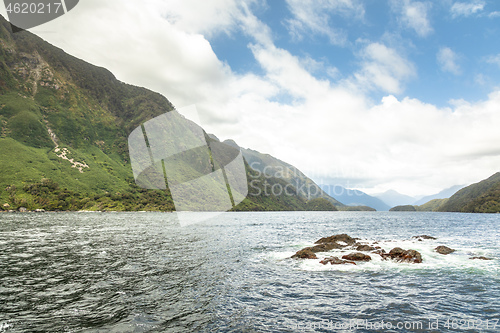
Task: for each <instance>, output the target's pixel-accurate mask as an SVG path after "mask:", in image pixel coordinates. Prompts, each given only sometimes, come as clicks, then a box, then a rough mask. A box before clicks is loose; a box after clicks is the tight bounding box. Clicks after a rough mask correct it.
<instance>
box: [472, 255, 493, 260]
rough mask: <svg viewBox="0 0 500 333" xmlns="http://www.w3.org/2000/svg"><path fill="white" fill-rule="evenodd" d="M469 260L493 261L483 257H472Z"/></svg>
mask: <svg viewBox="0 0 500 333" xmlns="http://www.w3.org/2000/svg"><path fill="white" fill-rule="evenodd" d="M469 259H472V260H474V259H479V260H493V259H491V258H487V257H483V256H480V257H472V258H469Z"/></svg>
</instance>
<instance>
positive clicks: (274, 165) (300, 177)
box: [233, 142, 344, 207]
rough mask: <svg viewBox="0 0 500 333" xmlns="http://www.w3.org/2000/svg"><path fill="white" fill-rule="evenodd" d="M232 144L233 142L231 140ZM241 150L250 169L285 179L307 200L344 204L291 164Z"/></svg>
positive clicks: (266, 175)
mask: <svg viewBox="0 0 500 333" xmlns="http://www.w3.org/2000/svg"><path fill="white" fill-rule="evenodd" d="M233 144H235V143H234V142H233ZM241 151H242V152H243V156H244V157H245V159H246V161H247V162H248V164H249V165H250V167H251V168H252V169H254V170H256V171H258V172H259V173H260V174H262V175H263V176H264V177H276V178H279V179H283V180H285V181H286V182H287V183H288V184H290V185H292V186H293V187H294V188H295V190H296V194H297V195H298V196H299V197H301V198H304V199H307V200H311V199H316V198H324V199H325V200H327V201H329V202H331V203H332V204H333V205H335V206H338V207H341V206H344V204H342V203H340V202H339V201H337V200H336V199H334V198H333V197H332V196H330V195H328V194H327V193H326V192H324V191H323V190H322V189H321V188H320V187H319V186H318V185H316V183H315V182H314V181H312V180H311V179H310V178H308V177H307V176H306V175H304V174H303V173H302V172H301V171H300V170H298V169H297V168H296V167H294V166H293V165H290V164H288V163H286V162H283V161H281V160H279V159H277V158H275V157H273V156H271V155H269V154H262V153H260V152H258V151H256V150H252V149H245V148H241ZM285 189H286V188H284V189H283V190H285ZM289 189H291V187H289Z"/></svg>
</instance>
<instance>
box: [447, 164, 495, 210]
mask: <svg viewBox="0 0 500 333" xmlns="http://www.w3.org/2000/svg"><path fill="white" fill-rule="evenodd" d="M438 211H441V212H463V213H498V212H500V172H497V173H495V174H494V175H492V176H491V177H489V178H488V179H485V180H483V181H480V182H479V183H476V184H472V185H469V186H467V187H465V188H463V189H461V190H460V191H458V192H457V193H455V194H454V195H452V196H451V197H450V198H449V199H448V200H447V201H446V202H445V203H444V204H443V205H442V206H440V207H439V208H438Z"/></svg>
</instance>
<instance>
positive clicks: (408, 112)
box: [2, 0, 500, 195]
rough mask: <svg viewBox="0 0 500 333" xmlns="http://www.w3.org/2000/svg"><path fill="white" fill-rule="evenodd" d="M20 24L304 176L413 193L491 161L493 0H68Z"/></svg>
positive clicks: (498, 157) (497, 88) (499, 57)
mask: <svg viewBox="0 0 500 333" xmlns="http://www.w3.org/2000/svg"><path fill="white" fill-rule="evenodd" d="M2 10H4V8H2ZM2 15H4V16H5V12H3V13H2ZM31 31H32V32H34V33H36V34H38V35H39V36H41V37H42V38H44V39H46V40H47V41H49V42H50V43H52V44H54V45H56V46H58V47H61V48H62V49H64V50H65V51H66V52H68V53H70V54H73V55H75V56H77V57H79V58H82V59H84V60H86V61H89V62H91V63H94V64H96V65H99V66H103V67H106V68H108V69H110V70H111V71H112V72H113V73H114V74H115V75H116V77H117V78H118V79H120V80H122V81H124V82H127V83H131V84H135V85H139V86H145V87H147V88H150V89H152V90H155V91H158V92H160V93H162V94H164V95H165V96H166V97H167V98H168V99H169V100H170V101H171V102H172V103H174V105H175V106H176V107H177V108H182V107H185V106H189V105H192V104H195V105H196V107H197V109H198V113H199V121H200V123H201V125H202V126H203V127H204V128H205V129H206V130H207V131H208V132H211V133H214V134H215V135H217V136H218V137H219V138H221V139H229V138H231V139H234V140H235V141H236V142H237V143H238V144H240V145H241V146H242V147H246V148H252V149H255V150H259V151H261V152H265V153H270V154H272V155H274V156H276V157H278V158H280V159H282V160H284V161H286V162H289V163H291V164H293V165H295V166H296V167H298V168H299V169H300V170H302V171H303V172H304V173H306V174H307V175H309V176H310V177H312V178H313V179H314V180H316V181H317V182H318V183H323V184H340V185H344V186H346V187H350V188H358V189H361V190H363V191H366V192H368V193H375V192H382V191H385V190H388V189H395V190H397V191H399V192H401V193H405V194H409V195H424V194H432V193H435V192H438V191H440V190H441V189H443V188H447V187H450V186H453V185H457V184H468V183H472V182H477V181H479V180H481V179H484V178H486V177H488V176H490V175H491V174H493V173H495V172H497V171H500V43H499V41H498V39H499V37H498V36H500V2H499V1H496V0H488V1H487V0H461V1H455V0H439V1H438V0H435V1H414V0H314V1H313V0H309V1H308V0H287V1H279V0H267V1H266V0H240V1H237V0H210V1H204V0H142V1H137V0H130V1H128V0H106V1H102V0H81V1H80V3H79V5H78V6H77V7H75V8H74V9H73V10H72V11H70V12H69V13H68V14H66V15H64V16H62V17H60V18H58V19H56V20H54V21H52V22H50V23H47V24H45V25H42V26H39V27H36V28H33V29H31Z"/></svg>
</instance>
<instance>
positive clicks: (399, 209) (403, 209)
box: [389, 205, 417, 212]
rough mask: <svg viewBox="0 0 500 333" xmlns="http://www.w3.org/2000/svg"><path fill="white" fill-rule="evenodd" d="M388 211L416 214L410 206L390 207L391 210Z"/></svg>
mask: <svg viewBox="0 0 500 333" xmlns="http://www.w3.org/2000/svg"><path fill="white" fill-rule="evenodd" d="M389 211H390V212H416V211H417V210H416V209H415V207H414V206H412V205H401V206H396V207H392V208H391V209H389Z"/></svg>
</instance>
